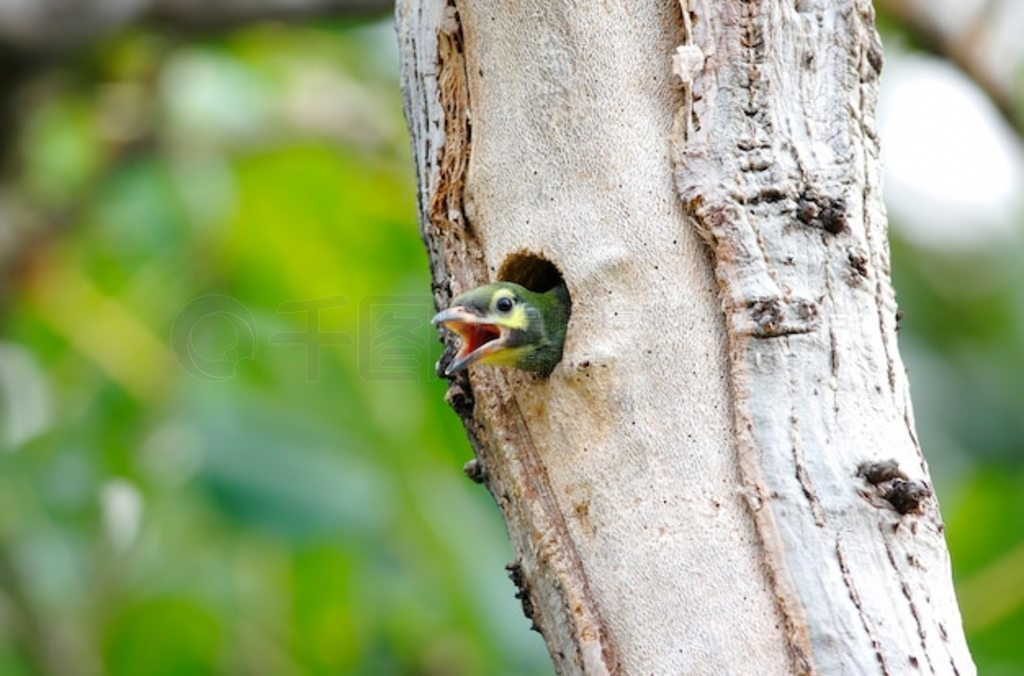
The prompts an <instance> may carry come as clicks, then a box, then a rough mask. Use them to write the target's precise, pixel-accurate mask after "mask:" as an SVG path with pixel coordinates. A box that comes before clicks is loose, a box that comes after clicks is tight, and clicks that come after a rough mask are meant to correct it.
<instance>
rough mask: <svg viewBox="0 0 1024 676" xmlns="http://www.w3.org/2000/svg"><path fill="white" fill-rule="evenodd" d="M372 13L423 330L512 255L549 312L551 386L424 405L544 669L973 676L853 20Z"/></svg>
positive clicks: (478, 4)
mask: <svg viewBox="0 0 1024 676" xmlns="http://www.w3.org/2000/svg"><path fill="white" fill-rule="evenodd" d="M397 18H398V31H399V39H400V42H401V48H402V57H403V70H404V86H405V93H406V108H407V115H408V119H409V125H410V129H411V131H412V138H413V149H414V156H415V161H416V167H417V174H418V179H419V203H420V211H421V223H422V228H423V234H424V239H425V241H426V243H427V246H428V249H429V252H430V258H431V264H432V269H433V274H434V293H435V298H436V300H437V303H438V305H439V306H444V305H445V304H446V303H447V301H448V299H449V298H450V297H451V295H452V294H453V293H458V292H460V291H462V290H464V289H466V288H470V287H472V286H475V285H477V284H480V283H483V282H485V281H488V280H491V279H494V278H496V277H504V276H508V273H509V271H510V270H512V271H514V272H515V273H516V274H520V273H521V268H522V266H523V265H524V264H523V259H522V258H520V257H521V256H522V255H523V254H530V255H535V256H540V257H543V258H545V259H547V260H549V261H550V262H552V263H554V264H555V265H556V266H557V267H558V269H559V270H560V271H561V273H562V275H563V276H564V279H565V281H566V283H567V284H568V287H569V290H570V293H571V294H572V297H573V316H572V320H571V323H570V327H569V334H568V338H567V344H566V350H565V357H564V359H563V361H562V363H561V364H560V365H559V366H558V367H557V368H556V369H555V371H554V373H552V374H551V376H550V377H549V378H545V379H542V378H536V377H532V376H528V375H524V374H521V373H517V372H506V371H499V370H494V369H486V368H481V369H479V370H476V371H474V372H473V373H472V374H471V375H470V376H469V377H468V378H466V377H460V378H459V379H457V380H456V381H454V382H453V383H452V385H451V388H450V390H449V401H450V402H451V403H452V405H453V407H454V408H455V410H456V411H457V412H458V413H459V415H460V416H461V417H462V419H463V421H464V422H465V424H466V428H467V430H468V432H469V435H470V438H471V440H472V442H473V445H474V448H475V449H476V453H477V459H476V460H475V461H474V462H473V463H471V465H470V467H469V468H468V469H469V470H470V474H471V476H473V477H474V478H476V479H477V480H479V481H482V482H485V483H486V484H487V486H488V488H489V489H490V490H491V492H492V493H493V495H494V497H495V499H496V501H497V503H498V505H499V507H500V508H501V510H502V513H503V515H504V517H505V520H506V522H507V525H508V530H509V535H510V537H511V539H512V543H513V546H514V548H515V551H516V552H517V555H518V558H517V561H516V562H514V563H513V564H512V565H511V566H510V570H511V572H512V574H513V575H512V576H513V579H514V581H515V582H516V584H517V585H519V587H520V596H521V598H523V605H524V610H526V612H527V614H528V615H530V616H531V617H532V618H533V619H534V622H535V623H536V625H537V626H538V628H539V629H540V631H541V632H542V633H543V635H544V638H545V640H546V641H547V644H548V647H549V649H550V651H551V654H552V658H553V660H554V662H555V665H556V668H557V669H558V671H559V672H560V673H580V672H584V673H593V674H601V673H637V674H639V673H655V674H668V673H714V674H721V673H736V674H741V673H750V674H755V673H756V674H782V673H793V672H797V673H823V674H826V673H827V674H831V673H890V674H897V673H908V672H911V673H912V672H915V671H921V672H922V673H943V674H946V673H948V674H953V673H959V674H969V673H973V666H972V663H971V660H970V655H969V654H968V652H967V648H966V644H965V642H964V638H963V633H962V630H961V626H960V618H959V613H958V610H957V607H956V602H955V599H954V596H953V591H952V584H951V579H950V571H949V560H948V554H947V553H946V548H945V544H944V540H943V536H942V525H941V520H940V517H939V513H938V509H937V505H936V504H935V501H934V498H933V497H932V496H931V493H930V490H929V488H928V482H929V479H928V474H927V468H926V465H925V463H924V460H923V458H922V456H921V453H920V450H919V448H918V446H917V443H916V439H915V437H914V432H913V422H912V418H911V414H910V407H909V401H908V398H907V384H906V380H905V378H904V375H903V369H902V366H901V364H900V362H899V357H898V355H897V351H896V336H895V329H896V319H895V314H896V308H895V304H894V301H893V294H892V289H891V286H890V283H889V274H888V272H889V271H888V253H887V247H886V240H885V216H884V212H883V209H882V204H881V199H880V194H879V185H878V161H877V142H876V139H875V137H874V131H873V129H874V121H873V116H872V109H873V105H874V99H875V90H876V84H877V74H878V69H879V66H880V61H881V56H880V53H879V49H878V41H877V37H876V35H875V33H874V28H873V26H872V15H871V8H870V5H869V4H867V3H864V2H838V3H833V2H824V1H823V0H822V1H821V2H817V3H815V2H803V1H801V2H797V3H795V5H794V3H775V2H767V1H765V2H741V1H739V0H732V1H730V2H713V1H712V0H705V1H703V2H693V3H692V4H691V5H690V6H686V7H683V8H680V6H679V5H678V4H674V3H670V2H665V1H653V0H652V1H648V0H645V1H643V2H631V3H628V4H627V3H623V4H621V5H620V4H616V3H600V4H595V3H560V2H552V1H550V0H547V1H542V0H534V1H526V0H523V1H522V2H511V3H510V2H505V1H503V0H474V2H472V3H466V2H459V3H456V4H452V3H451V2H449V1H448V0H403V1H402V2H400V3H399V5H398V8H397ZM680 46H683V48H682V49H681V50H679V51H677V48H678V47H680ZM709 245H710V246H709ZM510 261H511V264H510ZM890 461H891V462H890Z"/></svg>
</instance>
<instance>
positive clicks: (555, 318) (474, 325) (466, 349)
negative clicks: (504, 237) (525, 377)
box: [432, 282, 569, 376]
mask: <svg viewBox="0 0 1024 676" xmlns="http://www.w3.org/2000/svg"><path fill="white" fill-rule="evenodd" d="M568 319H569V309H568V292H566V291H565V287H564V286H560V287H557V288H556V289H552V290H551V291H548V292H546V293H537V292H533V291H530V290H529V289H526V288H524V287H522V286H520V285H519V284H514V283H512V282H495V283H493V284H485V285H484V286H480V287H477V288H475V289H472V290H470V291H467V292H465V293H463V294H461V295H459V296H458V297H456V298H455V299H454V300H453V301H452V304H451V306H450V307H449V308H448V309H447V310H442V311H441V312H439V313H437V314H436V315H435V316H434V319H433V320H432V321H433V323H434V324H438V325H441V326H444V327H445V328H446V329H448V330H450V331H453V332H454V333H456V334H458V336H459V339H460V342H461V345H460V348H459V351H458V352H457V353H456V354H455V357H454V359H453V360H452V362H451V363H450V364H449V365H448V368H447V369H445V375H448V376H450V375H453V374H455V373H458V372H459V371H463V370H465V369H466V368H468V367H469V366H470V365H472V364H497V365H501V366H512V367H516V368H520V369H524V370H527V371H538V372H547V371H550V370H551V369H552V368H554V366H555V364H557V363H558V360H559V359H561V356H562V343H563V342H564V339H565V328H566V324H567V323H568Z"/></svg>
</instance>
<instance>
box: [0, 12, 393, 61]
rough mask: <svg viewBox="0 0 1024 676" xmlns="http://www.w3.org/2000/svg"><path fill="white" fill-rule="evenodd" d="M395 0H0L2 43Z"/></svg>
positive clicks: (52, 46)
mask: <svg viewBox="0 0 1024 676" xmlns="http://www.w3.org/2000/svg"><path fill="white" fill-rule="evenodd" d="M391 6H392V2H390V0H31V1H23V2H2V3H0V43H5V44H7V45H9V46H10V47H11V48H14V49H17V50H20V51H27V52H35V51H54V50H62V49H66V48H67V47H69V46H74V45H76V44H81V43H83V42H86V41H89V40H92V39H95V38H96V37H98V36H100V35H102V34H104V33H107V32H109V31H111V30H114V29H116V28H118V27H120V26H124V25H126V24H128V23H132V22H138V21H152V22H156V23H166V24H173V25H176V26H184V27H188V28H209V27H217V28H223V27H228V26H232V25H237V24H242V23H246V22H249V21H256V20H260V19H294V18H300V17H306V16H374V15H380V14H384V13H385V12H387V11H388V10H389V9H390V8H391Z"/></svg>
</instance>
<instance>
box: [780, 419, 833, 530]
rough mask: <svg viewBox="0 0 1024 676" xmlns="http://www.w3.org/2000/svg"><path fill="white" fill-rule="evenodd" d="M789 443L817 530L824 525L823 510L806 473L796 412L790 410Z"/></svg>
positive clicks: (797, 475) (797, 474)
mask: <svg viewBox="0 0 1024 676" xmlns="http://www.w3.org/2000/svg"><path fill="white" fill-rule="evenodd" d="M789 441H790V444H791V445H792V447H793V464H794V466H795V467H796V480H797V481H798V482H799V483H800V489H801V490H802V491H803V494H804V497H805V498H807V502H808V504H809V505H810V507H811V514H813V515H814V525H816V526H818V527H819V528H822V527H824V525H825V510H824V509H823V508H822V506H821V501H820V500H819V499H818V494H817V492H816V491H815V490H814V483H813V482H812V481H811V475H810V474H809V473H808V472H807V459H806V458H805V457H804V449H803V446H802V444H801V442H800V420H799V418H797V415H796V411H795V410H793V409H790V414H789Z"/></svg>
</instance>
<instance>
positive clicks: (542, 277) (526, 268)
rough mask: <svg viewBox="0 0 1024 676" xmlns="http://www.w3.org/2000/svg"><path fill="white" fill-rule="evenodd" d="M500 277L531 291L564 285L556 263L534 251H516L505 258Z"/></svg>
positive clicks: (546, 289)
mask: <svg viewBox="0 0 1024 676" xmlns="http://www.w3.org/2000/svg"><path fill="white" fill-rule="evenodd" d="M498 279H499V280H501V281H503V282H515V283H516V284H520V285H522V286H525V287H526V288H527V289H529V290H530V291H538V292H543V291H550V290H551V289H553V288H555V287H556V286H558V285H560V284H561V285H564V284H565V281H564V280H563V279H562V273H561V272H559V271H558V268H556V267H555V264H554V263H552V262H551V261H549V260H548V259H546V258H542V257H540V256H538V255H536V254H532V253H526V252H522V253H514V254H512V255H511V256H509V257H508V258H506V259H505V262H504V263H503V264H502V266H501V270H499V271H498Z"/></svg>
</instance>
